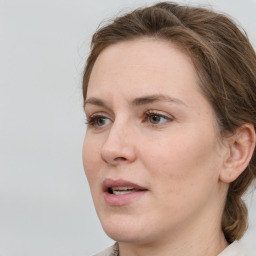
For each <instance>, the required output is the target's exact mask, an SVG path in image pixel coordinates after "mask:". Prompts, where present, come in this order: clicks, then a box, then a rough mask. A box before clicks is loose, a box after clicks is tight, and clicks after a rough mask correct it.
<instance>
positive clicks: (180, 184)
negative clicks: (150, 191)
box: [144, 133, 217, 195]
mask: <svg viewBox="0 0 256 256" xmlns="http://www.w3.org/2000/svg"><path fill="white" fill-rule="evenodd" d="M200 138H201V136H200V134H198V135H197V136H195V135H194V136H193V137H191V136H186V134H185V133H182V136H178V135H177V134H176V136H172V137H170V136H169V138H168V137H165V139H164V140H161V141H160V142H159V141H158V146H157V147H152V146H150V145H147V144H144V145H145V148H147V150H146V151H144V165H146V166H147V169H148V170H149V171H150V172H151V175H152V176H153V177H154V179H155V181H156V182H157V181H158V183H159V186H162V187H163V188H165V190H168V192H169V191H170V192H175V193H177V194H181V195H182V194H184V193H186V192H187V191H188V190H191V189H194V188H195V189H196V187H197V186H198V189H199V188H200V186H201V184H200V183H207V182H208V183H209V182H211V181H213V177H214V179H217V168H216V170H214V164H213V163H215V161H217V159H216V157H215V156H216V154H215V153H214V151H215V150H216V148H215V142H214V140H213V138H212V136H207V138H208V140H207V141H206V140H203V139H202V138H201V141H200ZM146 160H150V161H146ZM216 166H217V163H216Z"/></svg>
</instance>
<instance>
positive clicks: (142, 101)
mask: <svg viewBox="0 0 256 256" xmlns="http://www.w3.org/2000/svg"><path fill="white" fill-rule="evenodd" d="M159 101H164V102H167V103H177V104H180V105H184V106H187V105H186V104H185V103H184V102H183V101H181V100H180V99H177V98H173V97H170V96H167V95H164V94H153V95H148V96H143V97H139V98H135V99H134V100H132V101H131V102H130V104H131V105H133V106H142V105H147V104H150V103H153V102H159ZM87 104H92V105H96V106H100V107H105V108H107V109H110V107H109V106H108V105H107V104H106V103H105V102H104V101H103V100H101V99H99V98H95V97H92V98H89V99H87V100H85V102H84V106H86V105H87Z"/></svg>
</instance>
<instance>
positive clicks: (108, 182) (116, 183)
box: [103, 179, 147, 192]
mask: <svg viewBox="0 0 256 256" xmlns="http://www.w3.org/2000/svg"><path fill="white" fill-rule="evenodd" d="M128 186H129V187H133V188H134V189H137V190H147V188H145V187H142V186H140V185H138V184H135V183H132V182H130V181H127V180H123V179H118V180H113V179H105V180H104V181H103V191H104V192H107V191H108V190H109V189H110V188H114V187H128Z"/></svg>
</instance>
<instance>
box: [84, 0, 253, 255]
mask: <svg viewBox="0 0 256 256" xmlns="http://www.w3.org/2000/svg"><path fill="white" fill-rule="evenodd" d="M83 95H84V107H85V113H86V116H87V120H88V127H87V133H86V136H85V141H84V150H83V162H84V168H85V172H86V175H87V178H88V181H89V184H90V188H91V192H92V197H93V201H94V204H95V208H96V211H97V214H98V217H99V219H100V221H101V224H102V226H103V229H104V230H105V232H106V233H107V234H108V235H109V236H110V237H111V238H112V239H114V240H115V241H117V243H116V244H115V245H114V246H113V247H111V248H109V249H107V250H106V251H105V252H102V253H101V254H98V255H121V256H126V255H170V256H172V255H175V256H180V255H182V256H185V255H190V256H193V255H195V256H201V255H207V256H216V255H221V256H224V255H234V256H235V255H242V254H241V251H240V249H239V246H238V243H237V240H239V239H240V238H241V237H242V236H243V234H244V232H245V230H246V226H247V209H246V206H245V204H244V202H243V201H242V199H241V196H242V195H243V193H244V192H245V191H246V189H247V188H248V186H249V185H250V184H251V183H252V181H253V180H254V179H255V176H256V156H255V151H254V149H255V140H256V139H255V126H256V56H255V53H254V51H253V48H252V46H251V45H250V43H249V41H248V39H247V38H246V36H245V35H244V34H243V33H242V32H241V31H240V30H239V29H238V28H237V27H236V25H234V23H233V22H232V21H231V20H230V19H228V18H227V17H225V16H223V15H221V14H217V13H215V12H213V11H210V10H206V9H202V8H194V7H188V6H181V5H178V4H175V3H167V2H163V3H159V4H156V5H154V6H151V7H148V8H144V9H138V10H135V11H133V12H131V13H129V14H126V15H124V16H122V17H118V18H116V19H115V20H114V21H113V22H112V23H110V24H108V25H106V26H105V27H102V28H100V29H99V30H98V31H97V32H96V33H95V34H94V36H93V39H92V48H91V53H90V56H89V58H88V60H87V64H86V68H85V73H84V79H83Z"/></svg>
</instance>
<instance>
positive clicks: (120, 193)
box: [113, 190, 138, 195]
mask: <svg viewBox="0 0 256 256" xmlns="http://www.w3.org/2000/svg"><path fill="white" fill-rule="evenodd" d="M136 191H138V190H124V191H116V190H113V194H114V195H124V194H129V193H132V192H136Z"/></svg>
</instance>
